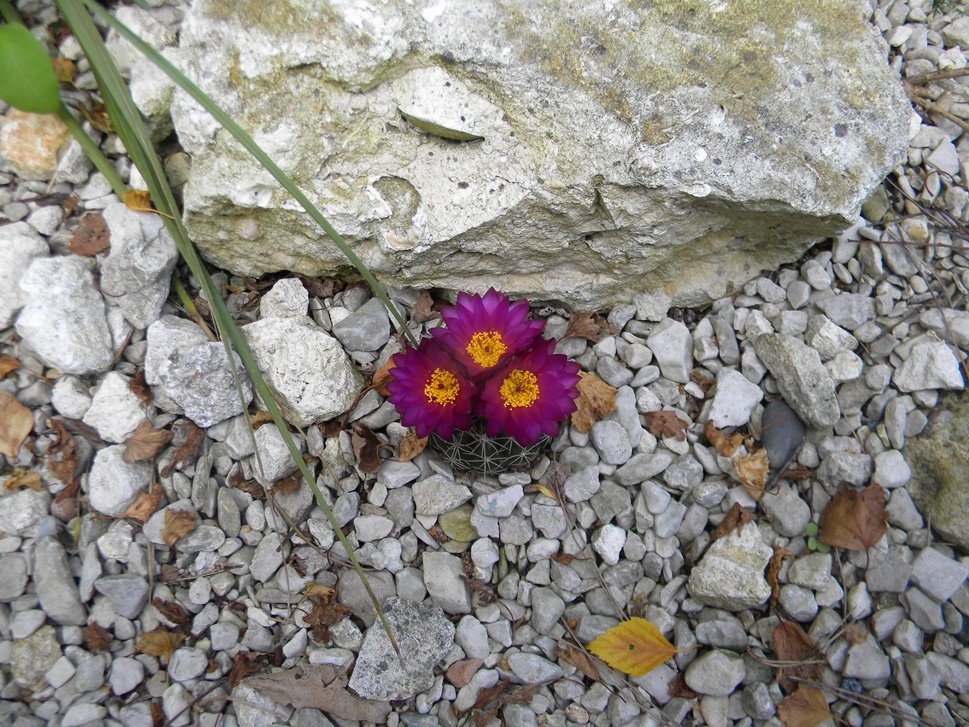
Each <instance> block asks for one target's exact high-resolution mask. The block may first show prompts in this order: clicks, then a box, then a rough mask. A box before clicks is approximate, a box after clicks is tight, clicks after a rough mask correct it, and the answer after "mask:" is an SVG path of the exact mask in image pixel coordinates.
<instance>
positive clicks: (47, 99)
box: [0, 23, 61, 114]
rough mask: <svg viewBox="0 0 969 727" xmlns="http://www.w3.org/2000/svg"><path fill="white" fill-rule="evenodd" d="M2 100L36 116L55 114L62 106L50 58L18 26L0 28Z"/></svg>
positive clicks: (27, 31) (39, 45)
mask: <svg viewBox="0 0 969 727" xmlns="http://www.w3.org/2000/svg"><path fill="white" fill-rule="evenodd" d="M0 99H3V100H4V101H6V102H7V103H8V104H10V105H11V106H13V107H14V108H15V109H20V110H21V111H29V112H31V113H35V114H56V113H57V111H58V109H60V107H61V93H60V87H59V85H58V83H57V76H55V75H54V67H53V66H52V65H51V63H50V57H49V56H48V55H47V53H46V52H44V47H43V46H42V45H41V44H40V41H38V40H37V39H36V38H35V37H34V36H33V35H32V34H31V32H30V31H29V30H27V28H25V27H24V26H23V25H20V24H19V23H8V24H7V25H0Z"/></svg>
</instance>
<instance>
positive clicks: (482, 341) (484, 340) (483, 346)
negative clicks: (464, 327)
mask: <svg viewBox="0 0 969 727" xmlns="http://www.w3.org/2000/svg"><path fill="white" fill-rule="evenodd" d="M464 350H465V351H467V352H468V355H469V356H470V357H471V360H472V361H474V362H475V363H476V364H478V366H480V367H481V368H484V369H490V368H491V367H492V366H494V365H495V364H496V363H498V361H499V360H500V359H501V355H502V354H503V353H504V352H505V351H507V350H508V347H507V346H506V345H505V344H504V343H503V342H502V340H501V334H500V333H498V332H497V331H482V332H479V333H475V334H474V335H473V336H471V340H470V341H468V345H467V347H466V348H465V349H464Z"/></svg>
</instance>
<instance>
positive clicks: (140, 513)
mask: <svg viewBox="0 0 969 727" xmlns="http://www.w3.org/2000/svg"><path fill="white" fill-rule="evenodd" d="M160 502H161V490H160V489H158V488H155V489H154V490H153V491H152V492H139V493H138V497H137V498H135V501H134V503H132V505H131V507H129V508H128V509H127V510H125V511H124V512H123V513H121V517H123V518H131V519H132V520H137V521H138V522H140V523H146V522H148V520H149V519H150V518H151V516H152V515H154V514H155V511H156V510H158V505H159V503H160Z"/></svg>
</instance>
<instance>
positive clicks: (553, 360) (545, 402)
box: [480, 341, 579, 446]
mask: <svg viewBox="0 0 969 727" xmlns="http://www.w3.org/2000/svg"><path fill="white" fill-rule="evenodd" d="M554 349H555V341H546V342H544V343H539V344H538V345H536V346H535V348H533V349H531V350H530V351H527V352H525V353H524V354H522V355H521V356H520V357H518V358H516V359H513V360H511V361H509V362H508V363H507V364H506V366H505V367H504V368H503V369H502V370H501V371H499V372H498V373H496V374H495V375H494V376H492V377H491V378H490V379H488V380H487V381H486V382H485V383H484V386H483V388H482V391H481V399H480V402H481V403H480V411H481V413H482V414H483V415H484V417H485V419H486V421H487V425H486V432H487V433H488V436H490V437H493V436H495V435H496V434H499V433H501V432H504V433H505V434H507V435H508V436H510V437H513V438H514V439H515V441H517V442H518V443H519V444H520V445H522V446H528V445H530V444H534V443H535V442H537V441H538V440H539V439H540V438H541V436H542V435H543V434H547V435H549V436H551V437H554V436H555V435H556V434H558V425H559V422H561V421H562V420H563V419H565V418H566V417H567V416H568V415H569V414H571V413H572V412H574V411H575V410H576V404H575V399H576V398H577V397H578V396H579V392H578V389H576V388H575V385H576V384H577V383H579V364H577V363H573V362H571V361H569V360H568V359H567V358H566V357H565V356H563V355H562V354H558V353H552V351H553V350H554Z"/></svg>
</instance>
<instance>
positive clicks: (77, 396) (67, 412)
mask: <svg viewBox="0 0 969 727" xmlns="http://www.w3.org/2000/svg"><path fill="white" fill-rule="evenodd" d="M51 404H53V405H54V408H55V409H56V410H57V412H58V413H59V414H61V415H62V416H66V417H68V418H69V419H80V418H82V417H83V416H84V414H85V413H87V410H88V408H89V407H90V406H91V394H90V390H89V389H88V387H87V385H86V384H85V383H84V382H82V381H81V380H80V379H79V378H77V377H76V376H62V377H61V378H59V379H58V380H57V381H56V382H55V383H54V389H53V394H52V397H51Z"/></svg>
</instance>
